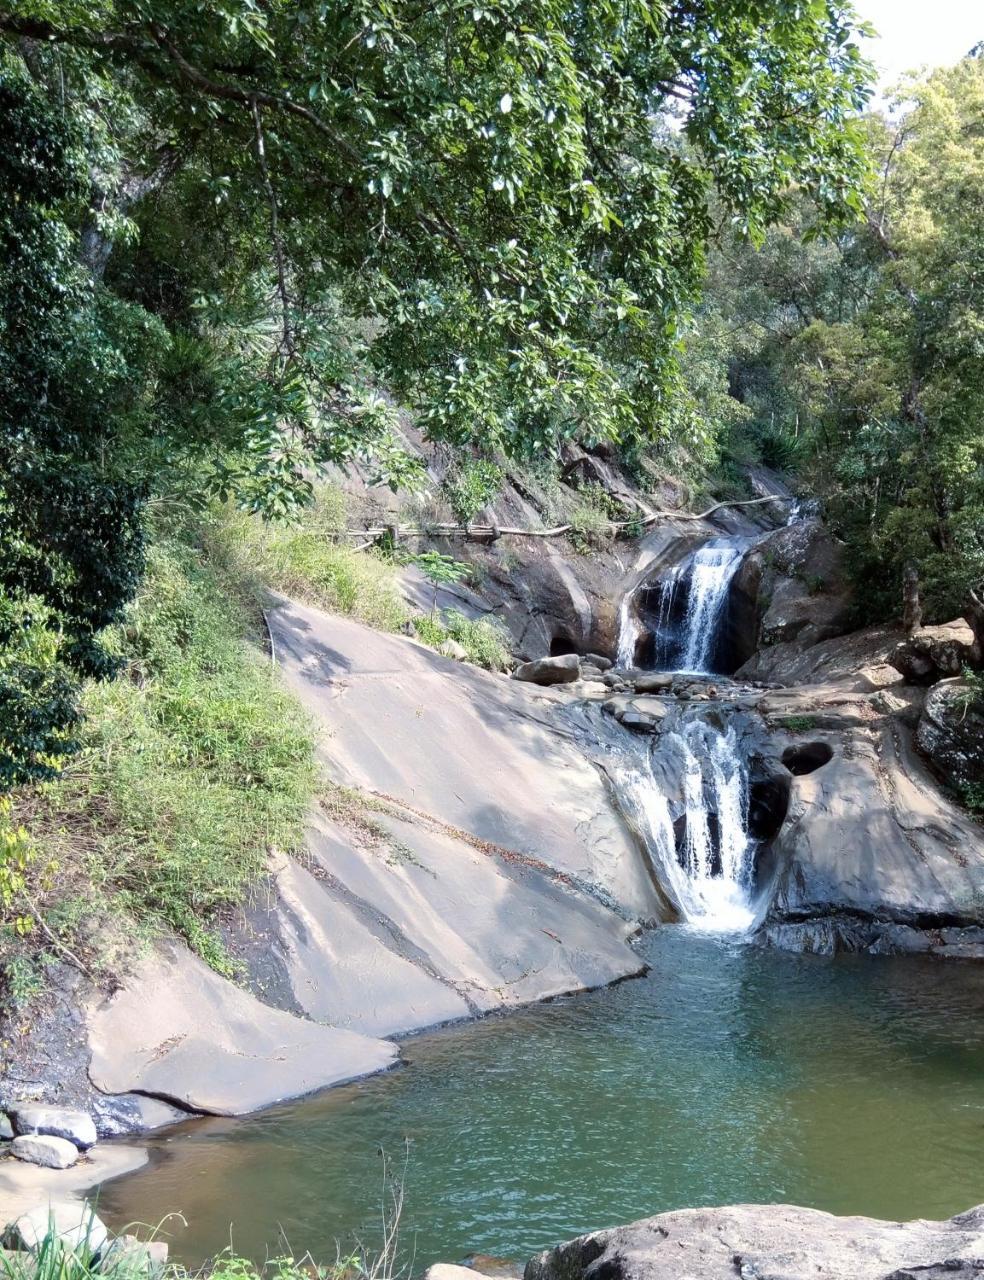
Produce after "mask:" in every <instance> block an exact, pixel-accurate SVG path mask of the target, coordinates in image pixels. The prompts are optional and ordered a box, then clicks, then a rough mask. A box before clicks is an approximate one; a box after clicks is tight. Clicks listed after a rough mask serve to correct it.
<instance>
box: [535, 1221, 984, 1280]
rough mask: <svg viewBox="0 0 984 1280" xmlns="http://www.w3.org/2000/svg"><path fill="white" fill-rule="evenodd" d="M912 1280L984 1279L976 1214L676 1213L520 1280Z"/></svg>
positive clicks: (545, 1261) (594, 1241)
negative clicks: (888, 1217)
mask: <svg viewBox="0 0 984 1280" xmlns="http://www.w3.org/2000/svg"><path fill="white" fill-rule="evenodd" d="M910 1273H912V1274H913V1277H914V1278H915V1277H918V1280H929V1278H930V1277H932V1278H933V1280H935V1277H936V1276H937V1275H939V1276H940V1277H943V1276H946V1277H949V1276H956V1277H961V1278H962V1277H965V1276H966V1277H970V1276H981V1275H984V1205H980V1206H978V1207H977V1208H976V1209H971V1210H969V1211H968V1212H967V1213H962V1214H959V1215H958V1216H957V1217H955V1218H950V1219H949V1220H947V1221H945V1222H929V1221H925V1220H923V1219H917V1220H916V1221H915V1222H881V1221H879V1220H878V1219H876V1218H860V1217H858V1218H840V1217H835V1216H834V1215H833V1214H830V1213H821V1212H820V1211H819V1210H816V1209H801V1208H797V1207H796V1206H795V1205H785V1204H779V1205H772V1204H766V1205H749V1204H745V1205H731V1206H728V1207H726V1208H722V1209H681V1210H678V1211H675V1212H672V1213H661V1214H658V1215H657V1216H656V1217H654V1218H644V1219H643V1220H642V1221H641V1222H633V1223H631V1224H629V1225H628V1226H625V1227H615V1228H614V1229H612V1230H610V1231H598V1232H595V1233H593V1234H592V1235H586V1236H580V1237H578V1238H577V1239H575V1240H570V1241H568V1242H567V1243H566V1244H562V1245H559V1246H558V1247H557V1248H556V1249H550V1250H548V1251H547V1252H546V1253H541V1254H539V1255H538V1256H537V1257H534V1258H531V1259H530V1261H529V1262H528V1263H527V1264H526V1272H525V1280H739V1277H740V1278H741V1280H908V1277H909V1275H910Z"/></svg>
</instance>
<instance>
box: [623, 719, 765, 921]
mask: <svg viewBox="0 0 984 1280" xmlns="http://www.w3.org/2000/svg"><path fill="white" fill-rule="evenodd" d="M625 783H626V784H627V786H628V790H629V793H630V794H631V795H632V798H633V800H634V802H635V806H636V808H637V810H638V813H639V816H640V817H641V820H642V825H643V827H644V829H645V834H646V837H647V842H648V844H649V846H650V851H651V854H652V856H653V857H654V859H655V861H656V862H657V864H658V866H659V870H660V873H661V879H662V880H663V882H664V884H665V885H666V887H667V888H668V889H669V891H670V893H671V895H672V897H673V898H674V899H675V901H676V906H677V907H678V909H679V911H680V914H681V916H682V917H683V919H684V921H685V922H686V923H687V924H689V925H691V926H692V927H694V928H696V929H700V930H702V931H705V932H709V933H710V932H713V933H744V932H746V931H747V930H748V929H750V928H751V926H752V924H753V922H754V920H755V904H754V872H755V848H756V842H755V840H754V839H753V838H752V837H751V836H750V835H749V833H748V801H749V778H748V767H747V765H746V763H745V761H744V760H743V758H742V754H741V751H740V749H739V745H738V740H737V736H736V734H735V732H734V730H733V729H732V728H731V727H730V726H729V727H728V728H726V729H718V728H716V727H715V726H714V725H712V724H709V723H708V722H707V721H705V720H702V719H700V718H697V717H694V718H692V719H686V720H683V721H682V722H681V723H679V724H678V725H677V726H675V727H674V728H673V729H671V730H668V731H667V732H665V733H663V734H662V735H661V736H660V739H659V742H658V746H656V747H655V748H654V750H653V753H652V755H651V757H650V770H649V776H648V777H647V776H646V775H645V773H642V774H636V775H634V776H633V777H632V778H627V779H625ZM674 814H675V815H676V816H675V817H674Z"/></svg>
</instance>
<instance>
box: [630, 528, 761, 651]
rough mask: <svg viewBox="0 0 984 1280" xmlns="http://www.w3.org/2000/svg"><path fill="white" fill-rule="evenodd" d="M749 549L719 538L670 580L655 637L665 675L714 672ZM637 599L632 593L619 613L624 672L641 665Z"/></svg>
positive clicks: (662, 592) (662, 588) (662, 591)
mask: <svg viewBox="0 0 984 1280" xmlns="http://www.w3.org/2000/svg"><path fill="white" fill-rule="evenodd" d="M747 546H748V542H747V540H746V539H734V540H725V539H723V538H715V539H713V540H712V541H710V542H707V543H705V544H704V545H703V546H702V547H698V549H697V550H696V551H695V552H694V553H693V555H691V556H689V557H688V558H687V559H686V560H684V561H682V562H681V563H680V564H677V565H674V566H673V567H672V568H671V569H669V570H668V571H667V572H666V573H665V574H664V576H663V577H662V579H661V581H660V583H659V591H658V598H657V605H656V617H655V619H654V622H655V626H654V627H653V631H652V637H653V645H654V649H655V656H656V666H657V668H658V669H659V670H665V671H686V672H693V673H706V672H708V670H709V667H710V663H711V660H712V658H713V656H714V647H715V643H716V641H717V639H718V630H719V626H720V623H721V620H722V618H723V616H724V613H725V610H726V609H727V604H728V593H729V589H730V587H731V581H732V579H733V578H734V576H735V574H736V573H737V572H738V569H739V567H740V565H741V562H742V557H743V556H744V554H745V550H746V548H747ZM637 590H638V588H637ZM684 593H685V594H684ZM681 597H682V599H681ZM635 599H636V593H635V592H629V593H628V594H626V595H625V596H623V598H622V604H621V607H620V609H619V629H618V665H619V666H620V667H633V666H635V664H636V653H637V650H638V646H639V638H640V636H641V635H642V625H641V623H640V621H639V618H638V616H637V612H636V609H635V608H634V604H635ZM681 605H682V607H681Z"/></svg>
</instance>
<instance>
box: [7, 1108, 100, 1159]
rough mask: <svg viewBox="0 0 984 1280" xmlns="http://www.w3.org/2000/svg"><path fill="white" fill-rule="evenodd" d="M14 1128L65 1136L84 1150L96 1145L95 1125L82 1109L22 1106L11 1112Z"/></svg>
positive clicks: (28, 1131)
mask: <svg viewBox="0 0 984 1280" xmlns="http://www.w3.org/2000/svg"><path fill="white" fill-rule="evenodd" d="M11 1119H12V1120H13V1123H14V1129H15V1131H16V1132H17V1133H19V1134H33V1133H42V1134H48V1135H49V1136H50V1137H52V1138H65V1139H66V1140H67V1141H68V1142H71V1143H73V1144H74V1145H75V1146H76V1147H79V1148H80V1149H81V1150H83V1151H86V1150H88V1148H89V1147H94V1146H95V1145H96V1139H97V1134H96V1126H95V1124H94V1123H93V1121H92V1117H91V1116H89V1115H87V1114H86V1113H85V1112H84V1111H70V1110H69V1109H68V1108H65V1107H41V1106H24V1107H15V1108H14V1110H13V1111H12V1112H11Z"/></svg>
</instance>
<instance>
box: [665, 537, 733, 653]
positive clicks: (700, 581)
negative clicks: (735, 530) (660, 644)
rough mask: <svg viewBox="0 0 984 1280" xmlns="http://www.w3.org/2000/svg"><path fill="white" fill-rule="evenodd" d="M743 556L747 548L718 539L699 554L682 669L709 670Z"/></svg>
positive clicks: (689, 599)
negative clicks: (711, 655) (729, 595)
mask: <svg viewBox="0 0 984 1280" xmlns="http://www.w3.org/2000/svg"><path fill="white" fill-rule="evenodd" d="M743 554H744V548H742V547H738V546H736V545H735V544H734V543H733V542H725V541H724V540H723V539H717V538H715V539H714V541H712V542H708V543H706V544H705V545H704V546H703V547H701V548H699V550H698V551H697V552H696V553H695V555H694V558H693V560H692V562H691V569H690V580H689V585H688V595H687V614H686V620H685V625H684V633H683V641H684V644H683V652H682V655H681V658H680V665H679V670H681V671H706V670H707V667H708V663H709V661H710V654H711V647H712V645H713V643H714V640H715V638H716V631H717V626H718V623H719V621H720V619H721V615H722V613H723V611H724V607H725V604H726V603H727V599H728V588H729V587H730V586H731V579H732V578H733V577H734V576H735V574H736V573H737V571H738V566H739V565H740V564H741V558H742V555H743Z"/></svg>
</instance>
